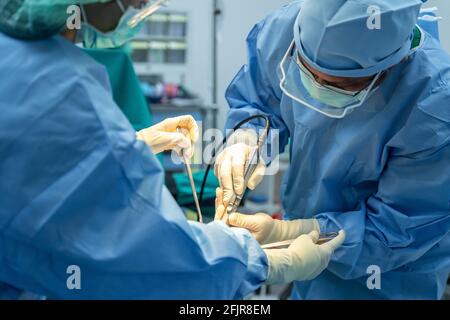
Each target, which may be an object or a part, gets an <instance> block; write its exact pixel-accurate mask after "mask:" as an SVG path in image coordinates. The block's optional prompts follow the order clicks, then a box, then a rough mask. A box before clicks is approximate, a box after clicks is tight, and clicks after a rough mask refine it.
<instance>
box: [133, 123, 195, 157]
mask: <svg viewBox="0 0 450 320" xmlns="http://www.w3.org/2000/svg"><path fill="white" fill-rule="evenodd" d="M177 129H180V130H181V132H177ZM198 136H199V130H198V126H197V123H196V122H195V120H194V118H193V117H192V116H189V115H186V116H181V117H176V118H169V119H166V120H164V121H162V122H160V123H158V124H155V125H154V126H151V127H150V128H147V129H143V130H141V131H139V132H137V138H138V139H139V140H142V141H144V142H145V143H146V144H147V145H148V146H149V147H150V148H151V149H152V151H153V153H155V154H158V153H161V152H163V151H166V150H175V151H177V152H178V153H179V152H180V151H181V150H182V149H183V150H184V151H185V154H186V156H187V157H188V158H191V157H192V156H193V154H194V147H193V145H194V143H195V142H196V141H197V140H198Z"/></svg>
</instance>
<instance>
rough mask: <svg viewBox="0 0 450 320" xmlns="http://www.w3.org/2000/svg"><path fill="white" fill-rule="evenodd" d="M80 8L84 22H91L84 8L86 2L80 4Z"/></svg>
mask: <svg viewBox="0 0 450 320" xmlns="http://www.w3.org/2000/svg"><path fill="white" fill-rule="evenodd" d="M80 10H81V16H82V17H83V21H84V23H86V24H89V22H88V18H87V14H86V11H85V10H84V4H81V5H80Z"/></svg>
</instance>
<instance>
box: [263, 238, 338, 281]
mask: <svg viewBox="0 0 450 320" xmlns="http://www.w3.org/2000/svg"><path fill="white" fill-rule="evenodd" d="M318 240H319V233H318V232H317V231H313V232H311V233H310V234H308V235H301V236H300V237H298V238H297V239H296V240H295V241H294V242H293V243H292V244H291V245H290V246H289V248H287V249H271V250H269V249H267V250H264V252H265V253H266V255H267V259H268V262H269V269H268V274H267V280H266V283H267V284H285V283H291V282H292V281H308V280H312V279H314V278H315V277H317V276H318V275H319V274H320V273H322V271H323V270H325V269H326V268H327V267H328V264H329V263H330V259H331V256H332V255H333V253H334V251H335V250H336V249H337V248H338V247H340V246H341V245H342V243H343V242H344V240H345V232H344V231H343V230H341V231H340V232H339V235H338V236H337V237H336V238H334V239H333V240H331V241H329V242H327V243H324V244H321V245H318V244H316V243H317V241H318Z"/></svg>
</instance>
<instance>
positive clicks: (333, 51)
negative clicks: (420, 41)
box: [294, 0, 426, 77]
mask: <svg viewBox="0 0 450 320" xmlns="http://www.w3.org/2000/svg"><path fill="white" fill-rule="evenodd" d="M425 1H426V0H423V1H422V0H305V1H304V3H303V5H302V7H301V10H300V13H299V15H298V17H297V21H296V23H295V26H294V38H295V44H296V46H297V50H298V51H299V53H300V55H301V56H302V58H303V59H305V60H306V62H307V63H308V64H309V65H311V66H312V67H313V68H314V69H316V70H318V71H320V72H323V73H325V74H328V75H331V76H336V77H366V76H372V75H375V74H377V73H378V72H380V71H382V70H386V69H388V68H390V67H392V66H394V65H396V64H398V63H399V62H400V61H401V60H402V59H403V58H405V57H406V56H407V55H408V53H409V51H410V49H411V43H412V39H413V30H414V27H415V24H416V22H417V18H418V15H419V12H420V8H421V5H422V3H423V2H425Z"/></svg>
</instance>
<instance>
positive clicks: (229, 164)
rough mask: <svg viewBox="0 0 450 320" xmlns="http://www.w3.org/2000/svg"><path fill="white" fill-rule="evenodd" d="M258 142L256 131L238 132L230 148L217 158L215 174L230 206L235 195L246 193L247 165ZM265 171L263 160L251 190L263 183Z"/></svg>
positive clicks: (232, 136) (249, 182)
mask: <svg viewBox="0 0 450 320" xmlns="http://www.w3.org/2000/svg"><path fill="white" fill-rule="evenodd" d="M257 142H258V137H257V135H256V132H255V131H254V130H251V129H247V130H243V129H240V130H237V131H236V132H235V133H234V134H232V135H231V137H230V138H229V139H228V143H227V145H228V147H227V148H225V149H224V150H223V151H222V152H221V153H220V154H219V155H218V156H217V159H216V163H215V166H214V174H215V175H216V177H217V179H219V183H220V187H221V188H222V189H223V201H224V203H225V204H228V202H229V201H230V200H231V199H232V197H233V195H234V194H237V195H241V194H242V193H243V192H244V168H245V164H246V163H247V161H249V157H250V155H251V153H252V151H253V148H255V147H256V145H257ZM260 160H261V159H260ZM265 170H266V165H265V164H264V163H263V162H262V160H261V161H260V163H259V164H258V166H257V168H256V170H255V172H254V173H253V175H252V176H251V177H250V179H249V181H248V188H249V189H250V190H253V189H255V188H256V186H257V185H258V184H259V183H260V182H261V180H262V179H263V177H264V172H265Z"/></svg>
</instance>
